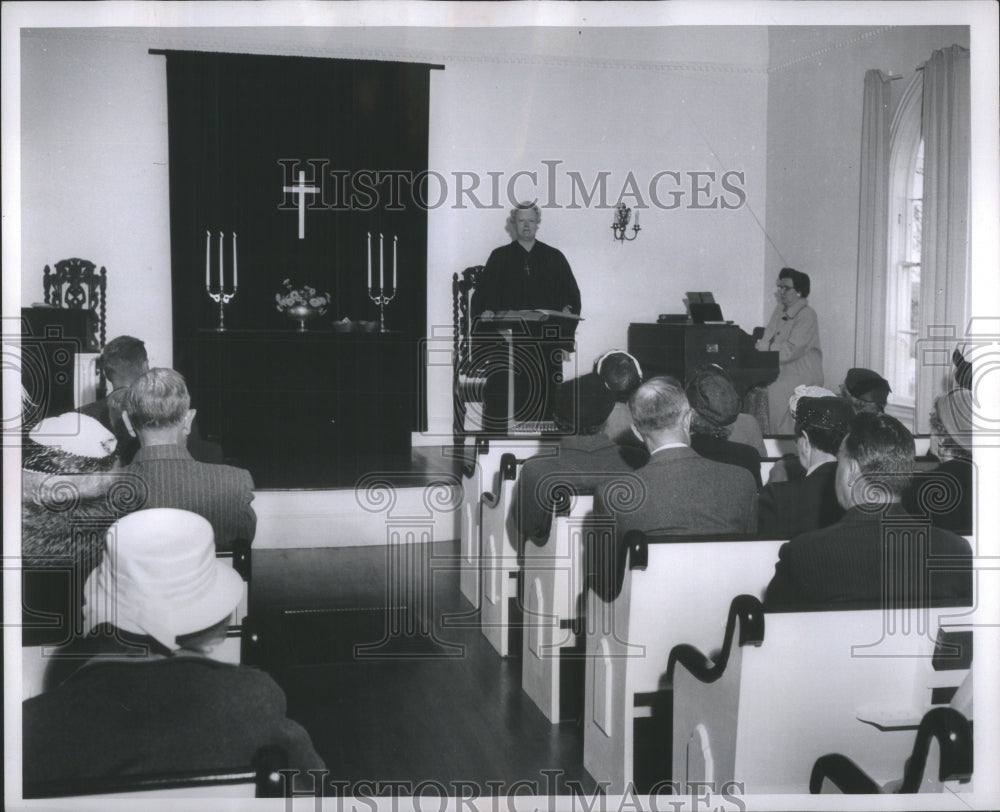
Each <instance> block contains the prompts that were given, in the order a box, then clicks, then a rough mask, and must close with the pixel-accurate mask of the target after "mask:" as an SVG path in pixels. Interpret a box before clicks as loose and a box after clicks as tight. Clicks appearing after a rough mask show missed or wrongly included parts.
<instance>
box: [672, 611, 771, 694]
mask: <svg viewBox="0 0 1000 812" xmlns="http://www.w3.org/2000/svg"><path fill="white" fill-rule="evenodd" d="M737 628H738V629H739V638H738V639H737V638H736V637H735V635H736V631H737ZM734 639H736V640H737V644H738V645H740V646H747V645H749V646H759V645H760V644H761V643H763V642H764V607H763V606H761V603H760V601H759V600H758V599H757V598H755V597H754V596H753V595H737V596H736V597H735V598H733V602H732V603H731V604H730V605H729V617H728V618H727V619H726V633H725V639H724V640H723V643H722V651H721V653H720V654H719V656H718V658H717V659H716V660H715V662H714V663H713V662H712V661H711V660H709V659H708V658H707V657H706V656H705V655H704V654H702V653H701V652H700V651H699V650H698V649H696V648H695V647H694V646H690V645H688V644H686V643H682V644H680V645H678V646H674V647H673V648H672V649H671V651H670V658H669V659H668V660H667V685H668V687H670V688H672V687H673V684H674V669H676V667H677V665H678V664H680V665H681V666H683V667H684V668H685V669H686V670H687V671H688V672H689V673H690V674H691V676H692V677H694V678H695V679H697V680H698V681H699V682H705V683H711V682H716V681H717V680H718V679H719V678H720V677H721V676H722V675H723V674H724V673H725V671H726V666H727V665H728V664H729V656H730V654H731V653H732V650H733V641H734Z"/></svg>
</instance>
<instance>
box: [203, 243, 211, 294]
mask: <svg viewBox="0 0 1000 812" xmlns="http://www.w3.org/2000/svg"><path fill="white" fill-rule="evenodd" d="M211 264H212V232H211V231H206V232H205V290H211V289H212V280H211V279H210V278H209V275H208V269H209V268H210V267H211Z"/></svg>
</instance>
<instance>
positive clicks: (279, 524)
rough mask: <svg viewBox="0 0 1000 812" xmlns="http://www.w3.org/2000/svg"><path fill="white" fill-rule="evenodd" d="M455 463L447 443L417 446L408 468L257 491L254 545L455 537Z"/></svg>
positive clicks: (458, 482)
mask: <svg viewBox="0 0 1000 812" xmlns="http://www.w3.org/2000/svg"><path fill="white" fill-rule="evenodd" d="M461 464H462V459H461V458H460V457H459V456H457V452H456V450H455V449H454V448H452V447H450V446H440V445H437V446H421V447H417V448H414V449H413V453H412V460H411V464H410V467H409V470H406V471H373V472H370V473H367V474H363V475H361V476H360V477H358V478H357V479H356V480H354V482H353V483H351V484H350V485H345V486H344V487H340V488H329V489H327V488H324V489H313V488H297V489H259V490H256V491H255V492H254V502H253V508H254V510H255V511H256V513H257V537H256V538H255V539H254V544H253V546H254V549H287V548H299V547H367V546H374V545H379V544H387V543H389V542H390V541H393V542H395V543H411V542H435V541H450V540H452V539H457V538H458V537H459V508H460V506H461V504H462V487H463V481H462V476H461Z"/></svg>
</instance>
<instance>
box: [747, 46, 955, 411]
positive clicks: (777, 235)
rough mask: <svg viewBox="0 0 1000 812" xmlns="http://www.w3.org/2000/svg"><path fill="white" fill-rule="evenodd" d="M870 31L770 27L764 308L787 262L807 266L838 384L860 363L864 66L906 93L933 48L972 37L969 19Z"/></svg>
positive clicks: (827, 362) (828, 363) (827, 365)
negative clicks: (858, 292) (857, 339)
mask: <svg viewBox="0 0 1000 812" xmlns="http://www.w3.org/2000/svg"><path fill="white" fill-rule="evenodd" d="M868 30H869V29H839V28H838V29H835V28H827V29H822V28H821V29H813V28H809V29H805V28H798V27H775V28H772V29H771V32H770V51H771V55H772V57H771V70H770V81H769V92H768V108H767V201H768V207H767V231H768V237H769V241H768V245H767V254H766V260H765V261H766V271H765V274H764V278H763V293H764V296H765V302H766V307H765V310H766V311H767V312H768V313H769V312H770V309H771V308H772V307H773V299H772V298H771V297H772V293H773V290H774V284H775V281H776V279H777V275H778V270H779V269H780V268H781V267H782V266H783V265H791V266H792V267H794V268H798V269H799V270H800V271H805V272H806V273H808V274H809V276H810V280H811V283H812V294H811V295H810V297H809V303H810V304H811V305H812V307H813V308H814V309H815V310H816V312H817V314H818V316H819V323H820V340H821V342H822V346H823V369H824V373H825V376H826V385H827V387H828V388H831V389H833V390H834V391H836V390H838V389H839V387H840V383H841V382H842V381H843V380H844V376H845V375H846V373H847V370H848V369H850V368H851V367H852V366H855V356H854V352H855V344H854V336H855V310H856V298H857V297H856V289H857V277H858V275H857V258H858V201H859V199H860V172H861V169H860V157H861V113H862V97H863V92H864V75H865V71H866V70H869V69H871V68H878V69H880V70H882V71H883V72H884V73H886V74H888V75H893V76H902V77H903V78H901V79H899V80H897V81H895V82H893V85H892V90H893V93H894V96H895V97H896V99H897V100H898V96H899V95H900V94H901V93H902V91H903V90H904V89H905V87H906V84H907V82H908V81H909V79H910V78H911V77H912V76H913V75H914V72H915V71H916V69H917V67H918V66H919V65H920V64H922V63H923V62H924V61H926V60H927V59H928V58H929V57H930V55H931V52H932V51H933V50H934V49H936V48H943V47H946V46H948V45H952V44H958V45H964V46H966V47H968V45H969V30H968V28H965V27H906V28H890V29H886V30H883V31H880V32H879V33H878V34H877V35H875V36H863V35H861V36H859V34H863V32H864V31H868ZM803 57H808V58H803ZM764 315H765V316H766V315H767V314H766V313H765V314H764ZM863 365H864V364H862V366H863Z"/></svg>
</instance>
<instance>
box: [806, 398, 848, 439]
mask: <svg viewBox="0 0 1000 812" xmlns="http://www.w3.org/2000/svg"><path fill="white" fill-rule="evenodd" d="M853 418H854V409H852V408H851V405H850V404H849V403H848V402H847V401H845V400H844V399H843V398H838V397H822V398H810V397H802V398H799V400H798V403H796V404H795V425H796V427H797V428H798V429H799V430H802V431H808V430H809V429H826V430H827V431H834V432H840V433H846V432H847V428H848V426H850V424H851V420H852V419H853Z"/></svg>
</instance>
